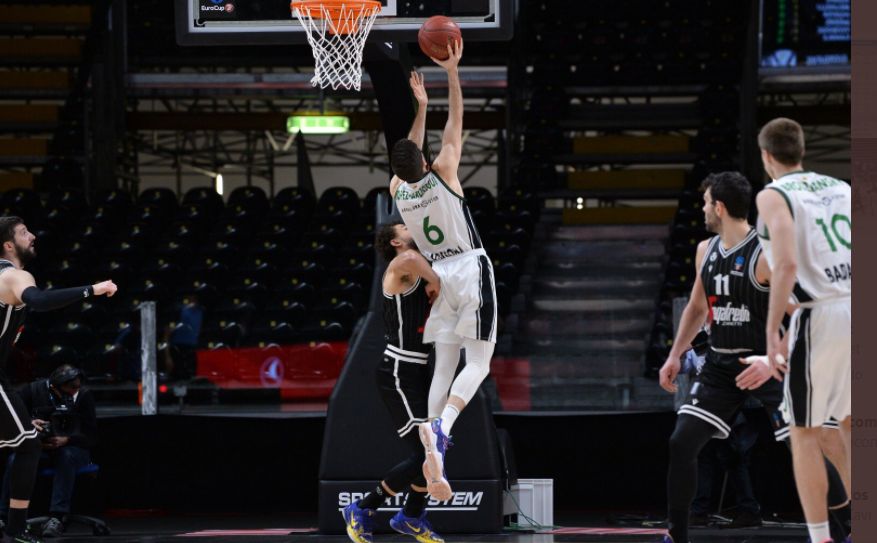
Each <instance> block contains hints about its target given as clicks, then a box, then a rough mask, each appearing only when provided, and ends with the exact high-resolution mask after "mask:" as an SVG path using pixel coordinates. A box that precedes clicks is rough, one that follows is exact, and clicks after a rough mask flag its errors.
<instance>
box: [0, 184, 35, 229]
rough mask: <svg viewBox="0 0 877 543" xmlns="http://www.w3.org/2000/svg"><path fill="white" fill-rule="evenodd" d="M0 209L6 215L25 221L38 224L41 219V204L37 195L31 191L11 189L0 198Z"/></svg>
mask: <svg viewBox="0 0 877 543" xmlns="http://www.w3.org/2000/svg"><path fill="white" fill-rule="evenodd" d="M0 207H2V208H3V209H4V214H6V215H17V216H19V217H21V218H23V219H25V220H26V221H32V222H33V223H35V225H36V224H37V223H39V221H40V220H41V219H42V217H43V215H44V213H43V203H42V201H41V200H40V197H39V195H38V194H37V193H36V192H34V191H33V190H31V189H25V188H19V189H11V190H8V191H6V192H4V193H3V196H2V197H0Z"/></svg>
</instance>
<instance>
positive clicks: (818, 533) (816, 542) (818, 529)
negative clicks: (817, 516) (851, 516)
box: [807, 522, 831, 543]
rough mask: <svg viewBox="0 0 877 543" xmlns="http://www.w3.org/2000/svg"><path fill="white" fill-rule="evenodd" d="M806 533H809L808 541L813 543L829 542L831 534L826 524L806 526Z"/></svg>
mask: <svg viewBox="0 0 877 543" xmlns="http://www.w3.org/2000/svg"><path fill="white" fill-rule="evenodd" d="M807 531H808V532H810V541H812V542H813V543H826V542H830V541H831V532H830V531H829V530H828V522H820V523H819V524H807Z"/></svg>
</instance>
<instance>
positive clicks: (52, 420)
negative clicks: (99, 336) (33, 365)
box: [0, 364, 97, 536]
mask: <svg viewBox="0 0 877 543" xmlns="http://www.w3.org/2000/svg"><path fill="white" fill-rule="evenodd" d="M82 378H83V375H82V372H81V371H80V370H79V369H77V368H75V367H73V366H71V365H69V364H65V365H63V366H59V367H58V368H57V369H55V371H53V372H52V374H51V375H50V376H49V378H48V379H39V380H37V381H34V382H32V383H30V384H29V385H25V386H24V387H23V388H22V389H21V390H20V392H19V393H20V394H21V398H22V400H24V404H25V405H26V406H27V410H28V412H29V413H30V415H31V417H32V418H33V425H34V427H36V428H38V429H41V430H40V436H41V438H42V444H43V457H42V458H41V464H45V465H49V466H52V467H53V468H54V469H55V477H54V480H53V481H52V499H51V505H50V508H49V516H50V518H49V520H48V521H47V522H46V523H45V524H44V525H43V528H42V534H43V536H57V535H60V534H61V533H63V532H64V524H63V522H62V520H63V517H64V515H66V514H68V513H70V502H71V499H72V497H73V486H74V484H75V482H76V472H77V471H78V470H80V469H82V468H83V467H85V466H87V465H88V464H89V463H90V462H91V449H92V448H94V446H95V444H96V442H97V413H96V410H95V403H94V397H93V396H92V394H91V392H90V391H89V390H88V389H85V388H82ZM14 456H15V455H14V453H13V454H12V455H10V457H9V461H8V463H7V469H6V474H5V475H4V477H3V488H2V492H0V515H2V516H3V517H4V518H5V517H6V514H7V512H8V508H9V489H10V487H9V484H10V481H9V472H10V470H9V466H10V465H11V463H12V460H13V458H14Z"/></svg>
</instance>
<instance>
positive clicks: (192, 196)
mask: <svg viewBox="0 0 877 543" xmlns="http://www.w3.org/2000/svg"><path fill="white" fill-rule="evenodd" d="M182 203H183V205H190V206H197V207H198V208H199V209H200V210H201V211H202V213H203V214H204V215H207V216H208V217H211V218H215V217H216V216H217V215H219V213H220V212H221V211H222V210H223V208H225V203H224V202H223V201H222V196H220V195H219V194H218V193H217V192H216V189H214V188H213V187H196V188H194V189H189V190H188V191H187V192H186V194H185V195H184V196H183V201H182Z"/></svg>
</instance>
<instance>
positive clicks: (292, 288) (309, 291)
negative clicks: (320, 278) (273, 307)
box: [272, 277, 318, 307]
mask: <svg viewBox="0 0 877 543" xmlns="http://www.w3.org/2000/svg"><path fill="white" fill-rule="evenodd" d="M272 292H273V293H274V294H275V297H276V299H279V300H290V301H294V302H297V303H300V304H302V305H303V306H305V307H312V306H313V305H314V304H315V303H316V300H317V295H318V294H317V288H316V287H315V286H314V285H313V284H312V283H308V282H307V281H303V280H299V279H298V278H297V277H292V278H289V279H287V280H286V281H283V282H279V283H275V286H274V289H273V290H272Z"/></svg>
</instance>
